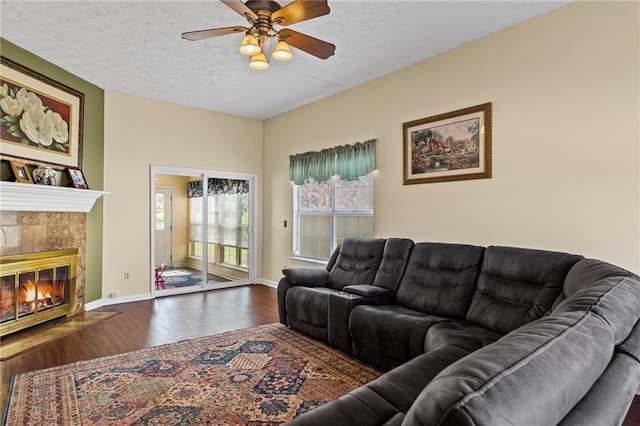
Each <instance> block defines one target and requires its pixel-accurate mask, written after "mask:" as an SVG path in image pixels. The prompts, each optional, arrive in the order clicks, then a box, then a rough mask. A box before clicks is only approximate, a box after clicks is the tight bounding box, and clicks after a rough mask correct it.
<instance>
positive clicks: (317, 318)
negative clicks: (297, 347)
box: [285, 287, 338, 328]
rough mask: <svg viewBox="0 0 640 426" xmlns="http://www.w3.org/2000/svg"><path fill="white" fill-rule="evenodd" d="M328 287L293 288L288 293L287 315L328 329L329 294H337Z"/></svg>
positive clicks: (286, 302)
mask: <svg viewBox="0 0 640 426" xmlns="http://www.w3.org/2000/svg"><path fill="white" fill-rule="evenodd" d="M337 292H338V290H333V289H330V288H326V287H292V288H290V289H289V291H288V292H287V296H286V300H285V304H286V308H287V315H288V316H291V317H294V318H296V319H297V320H299V321H302V322H304V323H307V324H310V325H313V326H316V327H324V328H326V327H327V322H328V318H329V294H331V293H337Z"/></svg>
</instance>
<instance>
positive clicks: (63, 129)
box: [47, 110, 69, 143]
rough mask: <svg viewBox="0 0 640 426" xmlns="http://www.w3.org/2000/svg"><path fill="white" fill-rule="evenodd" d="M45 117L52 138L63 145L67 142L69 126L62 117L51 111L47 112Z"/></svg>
mask: <svg viewBox="0 0 640 426" xmlns="http://www.w3.org/2000/svg"><path fill="white" fill-rule="evenodd" d="M47 117H48V118H49V121H51V127H52V136H53V139H54V140H55V141H56V142H58V143H65V142H67V141H68V140H69V125H68V124H67V122H66V121H64V120H63V119H62V116H61V115H60V114H58V113H57V112H53V111H51V110H49V111H47Z"/></svg>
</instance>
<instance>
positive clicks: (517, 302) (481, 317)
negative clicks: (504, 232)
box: [467, 246, 582, 334]
mask: <svg viewBox="0 0 640 426" xmlns="http://www.w3.org/2000/svg"><path fill="white" fill-rule="evenodd" d="M580 259H582V256H578V255H573V254H568V253H560V252H552V251H545V250H533V249H523V248H514V247H495V246H491V247H487V249H486V250H485V252H484V260H483V262H482V268H481V270H480V276H479V277H478V284H477V286H476V290H475V294H474V295H473V300H472V301H471V306H470V307H469V311H468V312H467V321H470V322H473V323H475V324H478V325H481V326H483V327H486V328H488V329H490V330H493V331H496V332H498V333H501V334H507V333H508V332H510V331H511V330H515V329H516V328H518V327H520V326H521V325H523V324H526V323H528V322H531V321H533V320H535V319H538V318H541V317H542V316H543V315H544V314H545V313H547V312H548V311H549V310H550V309H551V307H552V305H553V302H554V300H555V299H556V298H557V297H558V295H559V294H560V293H561V291H562V285H563V283H564V279H565V277H566V276H567V273H568V272H569V270H570V269H571V267H572V266H573V265H574V264H575V263H576V262H577V261H578V260H580Z"/></svg>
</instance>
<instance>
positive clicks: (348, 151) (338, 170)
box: [289, 139, 376, 185]
mask: <svg viewBox="0 0 640 426" xmlns="http://www.w3.org/2000/svg"><path fill="white" fill-rule="evenodd" d="M375 169H376V140H375V139H370V140H368V141H366V142H358V143H356V144H354V145H343V146H338V147H335V148H327V149H323V150H322V151H319V152H318V151H313V152H305V153H303V154H297V155H291V156H289V180H290V181H293V183H294V184H296V185H302V184H304V183H305V181H306V180H308V179H309V178H313V179H314V180H316V181H318V182H324V181H326V180H328V179H330V178H331V177H332V176H334V175H339V176H340V178H342V179H344V180H356V179H358V178H359V177H360V176H364V175H366V174H368V173H370V172H372V171H374V170H375Z"/></svg>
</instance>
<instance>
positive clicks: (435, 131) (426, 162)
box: [402, 103, 491, 185]
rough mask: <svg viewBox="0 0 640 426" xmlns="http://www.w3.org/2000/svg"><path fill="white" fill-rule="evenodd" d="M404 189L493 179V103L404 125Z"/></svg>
mask: <svg viewBox="0 0 640 426" xmlns="http://www.w3.org/2000/svg"><path fill="white" fill-rule="evenodd" d="M402 130H403V154H404V178H403V183H404V184H405V185H411V184H415V183H434V182H447V181H454V180H468V179H488V178H490V177H491V103H486V104H482V105H476V106H472V107H468V108H464V109H459V110H456V111H451V112H446V113H444V114H439V115H434V116H432V117H426V118H421V119H419V120H414V121H409V122H407V123H403V124H402Z"/></svg>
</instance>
